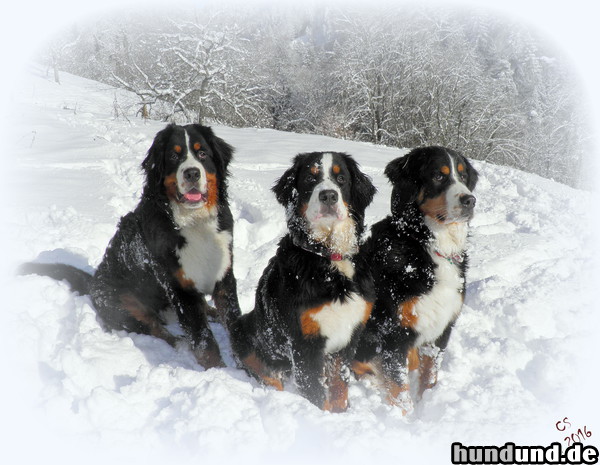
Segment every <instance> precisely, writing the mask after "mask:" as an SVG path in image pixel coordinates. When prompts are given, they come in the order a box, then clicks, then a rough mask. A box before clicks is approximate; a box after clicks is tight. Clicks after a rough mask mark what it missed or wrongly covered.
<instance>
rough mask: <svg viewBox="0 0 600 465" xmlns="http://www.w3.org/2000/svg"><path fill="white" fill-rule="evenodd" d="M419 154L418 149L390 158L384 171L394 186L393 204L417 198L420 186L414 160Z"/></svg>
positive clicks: (402, 203) (406, 202) (400, 203)
mask: <svg viewBox="0 0 600 465" xmlns="http://www.w3.org/2000/svg"><path fill="white" fill-rule="evenodd" d="M419 154H420V152H419V149H415V150H412V151H411V152H409V153H408V154H407V155H404V156H403V157H400V158H396V159H395V160H392V161H391V162H390V163H388V165H387V166H386V168H385V172H384V173H385V175H386V176H387V177H388V179H389V180H390V182H391V183H392V186H394V190H393V192H392V205H393V206H394V205H397V206H403V205H407V204H410V203H413V202H415V201H416V200H417V198H418V196H419V189H420V187H421V186H420V181H419V176H418V174H419V173H418V171H417V170H416V166H415V162H414V160H415V159H416V158H417V157H418V156H419Z"/></svg>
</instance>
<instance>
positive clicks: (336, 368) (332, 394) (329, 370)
mask: <svg viewBox="0 0 600 465" xmlns="http://www.w3.org/2000/svg"><path fill="white" fill-rule="evenodd" d="M342 369H343V363H342V359H341V357H339V356H338V357H333V358H332V359H331V360H329V361H328V363H326V364H325V377H326V383H325V385H326V386H327V389H328V393H327V394H328V395H327V398H326V399H325V402H324V403H323V410H327V411H329V412H335V413H339V412H345V411H346V409H347V408H348V383H347V382H346V381H345V380H344V378H343V377H342Z"/></svg>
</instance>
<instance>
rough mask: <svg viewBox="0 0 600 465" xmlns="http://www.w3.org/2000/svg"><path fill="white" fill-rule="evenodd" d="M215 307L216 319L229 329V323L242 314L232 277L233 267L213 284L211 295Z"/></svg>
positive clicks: (233, 277)
mask: <svg viewBox="0 0 600 465" xmlns="http://www.w3.org/2000/svg"><path fill="white" fill-rule="evenodd" d="M212 298H213V301H214V302H215V307H217V319H218V320H219V321H220V322H221V323H222V324H223V325H224V326H225V327H226V328H228V329H229V327H230V325H231V323H233V322H234V321H236V320H237V319H238V318H239V317H240V315H241V314H242V312H241V311H240V304H239V302H238V296H237V283H236V280H235V276H234V275H233V267H230V268H229V270H227V272H226V273H225V276H224V277H223V279H222V280H221V281H219V282H217V283H216V284H215V290H214V291H213V295H212Z"/></svg>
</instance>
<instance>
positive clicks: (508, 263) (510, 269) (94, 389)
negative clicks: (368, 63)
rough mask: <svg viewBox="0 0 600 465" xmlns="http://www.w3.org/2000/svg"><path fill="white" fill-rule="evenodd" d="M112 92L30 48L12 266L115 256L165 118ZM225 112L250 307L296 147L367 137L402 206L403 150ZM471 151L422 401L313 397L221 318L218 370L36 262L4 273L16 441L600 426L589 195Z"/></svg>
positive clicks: (283, 444)
mask: <svg viewBox="0 0 600 465" xmlns="http://www.w3.org/2000/svg"><path fill="white" fill-rule="evenodd" d="M115 101H116V102H117V103H118V104H119V105H120V106H121V107H127V105H128V104H129V103H130V102H131V97H130V96H128V95H127V94H126V93H124V92H120V91H115V90H114V89H110V88H108V87H107V86H104V85H101V84H98V83H95V82H91V81H87V80H84V79H81V78H77V77H73V76H69V75H66V74H63V75H62V85H60V86H59V85H57V84H54V83H53V82H52V81H51V80H50V79H49V78H47V77H46V75H45V70H43V69H41V68H39V67H37V66H34V65H31V66H30V67H29V69H28V70H27V72H26V73H25V74H24V75H23V77H22V79H21V81H20V84H19V86H18V89H15V91H14V93H13V101H12V102H11V103H12V110H11V118H10V123H8V122H7V121H5V122H4V124H5V125H6V124H9V125H10V126H9V129H8V131H6V132H7V136H6V140H5V142H4V144H3V145H4V152H5V153H4V155H5V159H4V160H6V161H4V163H3V166H4V176H5V182H4V185H5V187H7V188H8V189H7V192H8V193H9V195H10V196H11V200H10V202H7V204H8V205H7V204H6V203H5V205H4V207H3V208H5V209H6V210H7V211H6V212H5V214H4V216H5V218H7V221H6V225H4V224H3V228H4V232H3V234H4V237H3V239H4V240H3V243H4V244H6V246H7V247H8V250H7V251H6V252H5V257H6V259H5V265H8V267H9V268H12V267H15V266H16V265H17V264H18V262H20V261H24V260H31V259H34V258H36V257H38V255H40V254H42V255H41V258H42V259H44V260H48V261H61V262H68V263H72V264H75V265H77V266H80V267H86V268H88V269H92V268H94V267H96V266H97V265H98V263H99V262H100V260H101V258H102V255H103V251H104V248H105V247H106V245H107V243H108V241H109V239H110V238H111V237H112V235H113V234H114V231H115V225H116V223H117V221H118V219H119V217H120V216H122V215H123V214H125V213H126V212H128V211H129V210H130V209H132V208H133V207H134V206H135V205H136V203H137V201H138V197H139V195H140V192H141V186H142V181H143V179H142V176H141V172H140V169H139V165H140V162H141V160H142V158H143V157H144V154H145V152H146V150H147V149H148V147H149V146H150V144H151V141H152V139H153V137H154V134H155V133H156V132H157V131H158V130H160V129H161V128H162V127H164V123H160V122H148V123H144V122H142V121H141V120H139V119H136V118H133V117H131V116H130V117H129V119H127V118H124V117H122V116H120V117H118V118H117V117H115V114H114V106H115ZM214 129H215V132H216V133H217V135H219V136H221V137H223V138H224V139H225V140H226V141H228V142H229V143H231V144H232V145H233V146H234V147H236V158H235V162H234V163H233V165H232V168H231V171H232V174H233V176H232V178H231V181H230V186H231V187H230V196H231V204H232V211H233V215H234V218H235V236H234V245H235V247H234V257H235V258H234V260H235V268H234V270H235V274H236V276H237V279H238V293H239V296H240V303H241V305H242V310H243V311H249V310H251V308H252V305H253V300H254V291H255V288H256V284H257V282H258V279H259V277H260V275H261V273H262V270H263V268H264V267H265V265H266V263H267V261H268V259H269V258H270V257H271V256H272V255H273V253H274V251H275V248H276V244H277V241H278V238H279V237H280V236H281V235H282V234H283V233H284V231H285V219H284V212H283V209H282V208H281V207H280V206H279V205H278V204H277V203H276V201H275V198H274V196H273V195H272V194H271V192H270V190H269V188H270V186H271V185H272V184H273V182H274V180H275V179H276V178H278V177H279V176H280V175H281V173H282V172H283V171H284V169H286V167H287V166H288V165H289V162H290V160H291V158H292V157H293V156H294V155H295V154H296V153H298V152H304V151H311V150H337V151H346V152H348V153H350V154H352V155H353V156H354V157H355V158H356V159H357V160H358V161H359V162H360V164H361V165H362V167H363V169H364V171H365V172H366V173H367V174H369V175H370V176H371V177H372V178H373V180H374V182H375V184H376V185H377V186H378V188H379V193H378V194H377V196H376V197H375V201H374V203H373V205H372V206H371V207H370V208H369V209H368V210H367V222H368V224H372V223H374V222H375V221H377V220H379V219H381V218H382V217H384V216H385V215H386V214H387V212H388V210H389V196H390V192H391V189H390V186H389V185H388V183H387V182H386V179H385V177H384V176H383V169H384V167H385V165H386V164H387V163H388V162H389V161H390V160H392V159H394V158H396V157H397V156H399V155H401V154H402V153H403V152H402V151H401V150H397V149H392V148H384V147H377V146H374V145H371V144H363V143H355V142H347V141H341V140H335V139H331V138H327V137H320V136H310V135H298V134H289V133H282V132H277V131H273V130H266V129H252V128H246V129H232V128H226V127H220V126H216V127H214ZM475 166H476V168H477V169H478V170H479V172H480V182H479V185H478V186H477V189H476V192H475V193H476V195H477V198H478V202H477V214H476V217H475V219H474V220H473V222H472V236H471V239H470V255H471V263H472V266H471V269H470V271H469V274H468V292H467V298H466V304H465V308H464V311H463V314H462V316H461V317H460V319H459V321H458V324H457V326H456V329H455V331H454V333H453V337H452V338H451V340H450V344H449V347H448V350H447V354H446V357H445V360H444V363H443V367H442V372H441V375H440V381H439V383H438V385H437V386H436V387H435V388H434V389H433V390H432V391H430V392H427V393H426V395H425V397H424V399H423V401H422V402H421V403H420V404H419V405H418V406H417V408H416V410H415V412H414V413H413V414H411V415H409V416H408V417H403V416H402V414H401V412H400V411H399V409H397V408H394V407H390V406H387V405H386V404H385V403H383V402H382V400H381V397H380V396H379V394H378V393H377V391H376V390H375V388H374V386H372V385H371V384H370V383H369V382H368V381H360V382H358V381H353V382H352V383H351V386H350V404H351V406H350V408H349V410H348V411H347V412H345V413H342V414H331V413H327V412H322V411H320V410H318V409H317V408H316V407H314V406H312V405H311V404H310V403H309V402H308V401H306V400H304V399H303V398H301V397H300V396H298V395H297V394H296V393H294V392H293V389H289V390H287V391H285V392H277V391H275V390H273V389H271V388H264V387H262V386H260V385H258V384H257V383H256V382H255V381H254V380H251V379H249V377H248V376H247V375H246V374H245V373H243V372H242V371H240V370H238V369H236V368H235V367H234V366H233V363H232V361H231V353H230V349H229V346H228V341H227V339H226V337H225V334H224V332H223V331H222V329H221V328H220V327H217V326H214V330H215V331H216V332H217V334H218V337H219V342H220V344H221V348H222V351H223V352H224V354H225V357H226V361H227V362H228V365H229V367H228V368H225V369H211V370H208V371H204V370H203V369H202V367H200V366H199V365H197V364H196V363H195V361H194V359H193V357H192V355H191V354H190V353H189V352H187V351H185V350H182V349H180V350H175V349H173V348H171V347H170V346H168V345H167V344H166V343H164V342H163V341H161V340H157V339H154V338H152V337H148V336H140V335H134V334H125V333H105V332H103V331H102V329H101V328H100V326H99V324H98V322H97V320H96V317H95V313H94V311H93V309H92V307H91V304H90V300H89V298H88V297H79V296H76V295H74V294H72V293H71V292H70V291H69V290H68V288H67V286H66V285H65V284H62V283H57V282H55V281H53V280H51V279H49V278H44V277H34V276H28V277H18V278H11V279H10V281H9V282H8V285H7V286H6V289H5V290H4V294H6V298H5V299H3V300H4V301H6V302H7V303H5V304H3V307H4V308H3V309H2V315H1V319H2V322H1V326H2V330H3V332H4V333H5V334H4V335H3V337H2V340H3V344H4V345H5V347H4V348H3V349H2V353H3V356H4V357H3V358H5V359H6V360H5V363H6V366H5V369H3V370H2V378H3V384H4V386H3V389H4V391H5V392H4V393H3V395H2V396H1V401H2V402H3V403H4V406H3V407H2V408H3V410H2V417H3V423H5V424H4V425H3V426H4V427H5V428H6V431H5V432H3V433H2V438H3V439H4V440H6V442H5V444H6V447H8V449H9V450H12V451H13V453H14V454H19V456H20V457H21V458H23V459H31V458H33V457H39V458H40V459H44V460H46V461H50V462H51V463H55V462H56V463H74V462H75V461H81V460H86V462H87V463H89V462H90V461H92V462H93V463H96V462H97V463H104V462H106V461H107V460H109V459H111V460H114V459H115V458H117V459H121V460H117V463H122V461H124V459H125V458H127V457H133V456H137V457H146V458H149V459H151V461H152V459H156V460H157V461H158V460H161V461H164V459H165V457H166V458H167V459H168V460H169V461H173V460H175V459H177V460H180V461H187V460H205V459H206V457H207V456H208V455H215V456H227V457H237V456H238V455H239V456H241V457H243V460H245V461H246V462H248V461H252V460H251V459H252V458H259V457H263V458H264V457H266V458H267V459H271V460H275V459H277V460H285V461H286V462H295V461H298V462H299V461H300V460H303V461H304V460H306V459H307V458H310V459H312V460H314V461H316V462H317V463H321V462H325V461H331V460H334V461H335V459H340V458H342V457H344V458H345V459H347V460H349V461H350V462H354V461H359V460H360V459H362V458H364V457H365V456H366V457H370V458H372V459H373V460H375V458H376V457H378V456H381V457H385V458H388V459H394V460H396V459H397V460H403V459H404V460H406V459H410V460H411V461H412V462H414V461H415V460H416V462H417V463H448V462H449V454H450V444H451V443H452V442H453V441H460V442H462V443H463V444H472V445H475V444H480V445H484V444H496V445H501V444H504V443H505V442H507V441H513V442H516V443H517V444H522V445H528V444H533V443H539V444H541V445H549V444H550V443H551V442H553V441H562V438H563V437H564V435H561V434H560V433H559V432H558V431H557V430H556V429H555V423H556V421H558V420H560V419H562V418H564V417H565V416H567V417H570V418H571V420H572V421H573V423H574V424H577V425H578V427H583V425H587V426H588V429H592V431H595V430H594V428H593V427H594V426H595V428H596V429H597V428H598V427H600V416H599V415H598V402H597V397H592V396H591V393H592V391H593V389H592V388H593V386H592V383H593V382H594V379H597V374H596V371H597V369H598V363H597V359H594V358H593V354H594V353H597V350H596V349H595V345H594V344H593V343H592V342H591V338H590V335H592V333H593V332H594V330H595V328H594V326H593V324H592V313H593V311H597V308H596V307H597V305H596V303H595V299H594V297H595V294H596V290H595V289H593V285H595V284H596V281H597V279H594V270H595V265H594V263H593V260H592V256H593V254H592V252H591V250H592V247H593V242H594V236H593V232H592V227H591V225H590V224H589V223H588V218H589V217H590V214H589V213H590V209H591V208H592V205H591V203H592V196H591V195H590V194H589V193H586V192H582V191H577V190H574V189H571V188H568V187H565V186H563V185H560V184H557V183H554V182H552V181H549V180H546V179H542V178H540V177H538V176H535V175H531V174H527V173H523V172H520V171H517V170H514V169H510V168H506V167H500V166H494V165H490V164H486V163H482V162H475ZM594 421H595V423H594ZM597 434H598V435H600V432H599V433H597ZM597 437H598V436H596V435H594V436H593V437H592V438H590V439H589V441H592V443H593V442H594V441H595V440H596V439H597ZM596 444H597V441H596ZM20 463H29V462H27V460H24V461H22V462H20Z"/></svg>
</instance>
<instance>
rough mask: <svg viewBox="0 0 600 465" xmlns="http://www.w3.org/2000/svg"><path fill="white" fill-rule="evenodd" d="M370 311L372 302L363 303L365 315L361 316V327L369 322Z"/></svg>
mask: <svg viewBox="0 0 600 465" xmlns="http://www.w3.org/2000/svg"><path fill="white" fill-rule="evenodd" d="M372 311H373V302H365V315H364V316H363V320H362V323H363V325H366V324H367V321H369V318H370V317H371V312H372Z"/></svg>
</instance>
